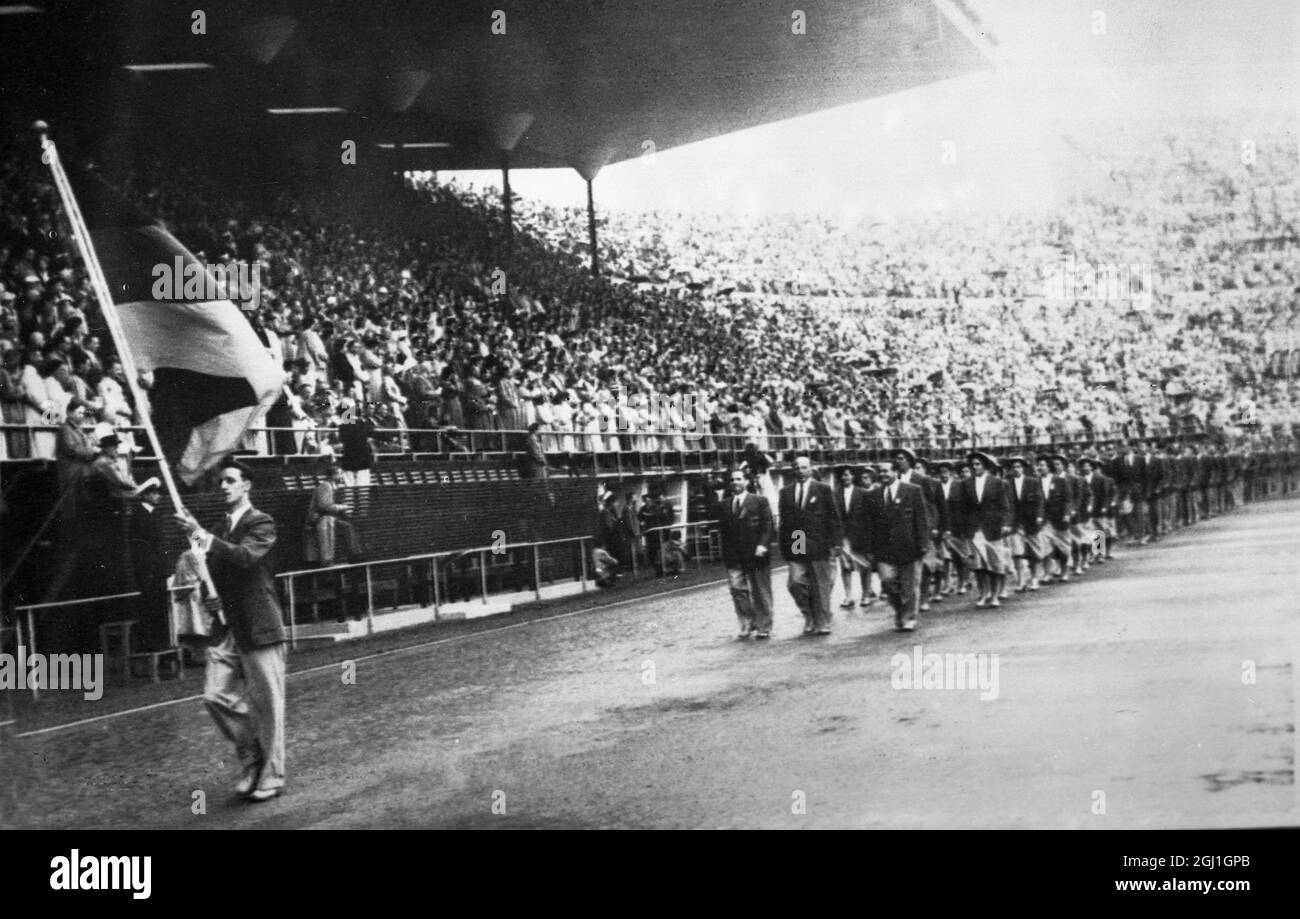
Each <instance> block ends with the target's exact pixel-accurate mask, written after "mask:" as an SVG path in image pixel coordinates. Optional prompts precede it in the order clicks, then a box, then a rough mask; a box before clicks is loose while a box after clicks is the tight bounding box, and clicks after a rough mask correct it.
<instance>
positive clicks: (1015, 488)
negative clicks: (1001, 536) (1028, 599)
mask: <svg viewBox="0 0 1300 919" xmlns="http://www.w3.org/2000/svg"><path fill="white" fill-rule="evenodd" d="M1003 465H1004V466H1008V467H1010V469H1011V478H1010V479H1009V480H1008V482H1007V484H1008V485H1009V487H1010V489H1011V494H1010V499H1011V521H1012V522H1011V527H1012V531H1011V535H1010V536H1008V537H1007V543H1008V544H1009V545H1010V547H1011V557H1012V558H1013V559H1014V560H1015V567H1016V591H1017V592H1021V591H1025V590H1037V589H1038V579H1039V577H1040V576H1041V575H1042V567H1043V559H1044V558H1046V557H1047V554H1048V553H1047V548H1046V546H1045V543H1044V539H1043V535H1042V531H1043V525H1044V523H1045V522H1046V520H1045V518H1044V517H1043V486H1042V483H1041V482H1040V481H1039V480H1038V479H1037V478H1035V477H1034V476H1032V475H1029V461H1028V460H1027V459H1025V458H1024V457H1023V456H1012V457H1008V458H1007V459H1006V460H1004V461H1003Z"/></svg>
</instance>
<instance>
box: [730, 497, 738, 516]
mask: <svg viewBox="0 0 1300 919" xmlns="http://www.w3.org/2000/svg"><path fill="white" fill-rule="evenodd" d="M731 516H733V517H739V516H740V495H736V497H735V499H734V500H733V501H732V502H731Z"/></svg>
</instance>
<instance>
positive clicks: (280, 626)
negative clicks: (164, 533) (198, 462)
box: [177, 459, 286, 801]
mask: <svg viewBox="0 0 1300 919" xmlns="http://www.w3.org/2000/svg"><path fill="white" fill-rule="evenodd" d="M252 486H253V483H252V479H251V477H250V473H249V470H248V467H246V466H244V465H243V464H242V463H240V462H238V461H237V460H233V459H231V460H226V462H225V463H223V464H222V466H221V468H220V474H219V479H218V487H219V489H220V492H221V498H222V503H223V504H224V505H225V508H226V514H225V518H224V519H223V520H222V521H221V523H220V524H218V525H217V526H216V527H215V528H214V529H213V530H212V531H211V532H208V531H205V530H203V529H202V528H201V527H199V525H198V522H197V521H195V520H194V518H193V517H191V516H189V515H188V514H184V515H178V518H177V519H178V520H180V522H181V525H182V527H183V528H184V529H185V531H186V533H187V534H188V535H189V536H190V539H191V541H192V542H193V543H194V544H195V545H196V546H197V548H198V549H199V550H200V551H203V552H206V553H207V557H208V568H209V570H210V571H211V572H212V581H213V583H214V584H215V585H216V588H217V595H218V596H219V597H220V598H221V602H222V611H223V614H224V617H225V620H226V629H225V633H224V635H217V634H214V635H213V638H214V640H216V641H217V643H216V644H215V645H213V646H212V647H210V648H209V649H208V666H207V673H206V676H205V685H204V689H203V701H204V704H205V705H206V706H207V708H208V711H209V713H211V715H212V718H213V720H214V721H216V723H217V727H218V728H219V729H220V730H221V732H222V733H223V734H225V735H226V737H227V738H228V739H229V740H230V741H231V742H232V743H234V745H235V752H236V754H237V755H238V757H239V763H240V767H241V775H240V779H239V783H238V784H237V785H236V786H235V791H236V792H237V793H238V794H241V795H244V796H247V797H248V798H249V799H250V800H252V801H267V800H270V799H271V798H274V797H275V796H276V795H278V794H280V792H281V790H282V789H283V787H284V774H285V769H284V758H285V754H284V746H285V743H284V684H285V658H286V648H285V639H286V635H285V629H284V614H283V613H282V612H281V610H280V602H279V600H278V599H277V597H276V594H275V584H274V580H273V578H272V573H271V564H270V562H271V559H270V555H269V553H270V551H271V550H272V549H273V548H274V547H275V541H276V533H275V521H274V520H272V519H271V517H270V516H269V515H267V514H264V513H262V512H261V511H259V510H257V509H256V508H255V507H253V505H252V503H251V502H250V501H249V492H250V491H251V490H252Z"/></svg>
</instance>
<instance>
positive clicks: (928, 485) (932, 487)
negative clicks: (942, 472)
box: [902, 469, 951, 533]
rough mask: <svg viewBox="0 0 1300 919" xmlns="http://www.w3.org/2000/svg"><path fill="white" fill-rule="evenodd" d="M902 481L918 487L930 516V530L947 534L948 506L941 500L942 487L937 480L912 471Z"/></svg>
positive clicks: (948, 527)
mask: <svg viewBox="0 0 1300 919" xmlns="http://www.w3.org/2000/svg"><path fill="white" fill-rule="evenodd" d="M902 481H905V482H908V483H909V484H912V485H917V486H919V487H920V489H921V496H922V497H923V498H925V508H926V511H927V512H928V513H929V515H930V529H931V530H937V531H938V532H940V533H944V532H947V531H948V530H949V529H950V528H951V524H950V523H949V521H948V506H947V503H946V502H945V501H944V500H943V486H942V485H941V484H940V483H939V480H938V479H932V478H930V477H929V476H928V475H922V474H921V473H919V472H917V471H916V470H915V469H913V470H912V471H911V472H909V473H908V474H907V478H906V479H903V480H902Z"/></svg>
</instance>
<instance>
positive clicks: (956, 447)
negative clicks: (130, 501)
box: [0, 422, 1190, 462]
mask: <svg viewBox="0 0 1300 919" xmlns="http://www.w3.org/2000/svg"><path fill="white" fill-rule="evenodd" d="M92 429H93V425H87V426H85V427H84V430H87V431H89V430H92ZM58 430H59V425H46V424H19V423H14V422H6V423H3V424H0V437H3V436H4V435H5V434H6V433H14V432H21V433H25V434H27V435H28V437H29V438H30V437H31V435H33V434H35V433H37V432H45V433H49V432H57V431H58ZM118 430H121V431H129V432H131V433H132V434H133V435H134V434H137V433H138V434H140V439H138V440H137V442H138V443H140V444H143V443H144V442H145V441H144V438H143V432H144V428H142V427H139V426H124V427H122V428H119V429H118ZM338 431H339V428H338V427H313V428H298V427H270V426H260V427H254V428H249V432H250V433H252V434H256V435H263V436H261V437H259V438H258V440H260V441H261V443H260V445H259V446H258V447H257V448H256V449H255V451H254V455H258V456H320V455H321V453H320V451H319V446H317V449H316V451H315V452H312V451H305V450H304V449H303V448H305V447H306V446H308V442H309V440H312V441H314V440H315V438H316V437H317V436H318V435H320V434H325V435H334V434H337V433H338ZM1177 433H1178V432H1174V431H1171V430H1170V429H1169V428H1168V427H1165V426H1148V427H1146V428H1144V429H1143V433H1142V434H1141V436H1142V437H1143V438H1164V437H1169V436H1171V434H1177ZM1182 433H1184V434H1186V433H1190V432H1182ZM276 435H281V436H282V437H283V438H284V439H287V440H289V441H290V443H291V444H292V446H293V447H294V449H293V451H291V452H290V451H283V450H276V449H273V448H274V447H276V446H277V443H276ZM527 435H528V432H527V431H525V430H518V429H509V428H492V429H478V428H447V427H440V428H406V427H400V428H376V429H375V431H374V439H375V440H376V441H377V442H378V446H379V447H380V450H379V451H378V453H379V455H380V456H385V455H393V454H421V453H434V454H446V455H448V456H450V455H454V454H466V455H472V456H482V457H487V456H502V457H505V456H512V455H515V454H518V453H521V452H522V447H523V443H524V438H525V437H526V436H527ZM1133 436H1139V435H1138V434H1137V433H1136V430H1135V429H1133V428H1129V429H1125V428H1113V429H1108V430H1105V431H1098V430H1094V431H1092V432H1091V433H1088V432H1086V431H1081V432H1076V433H1068V434H1067V433H1040V434H1037V435H1035V436H1033V437H1028V436H1026V434H1025V432H1024V431H1023V430H1020V431H1016V430H1005V431H1004V432H1003V433H1002V434H999V435H992V436H988V435H978V434H968V435H965V436H961V437H949V436H938V435H933V434H921V435H905V434H897V435H893V434H891V435H871V436H866V435H862V436H857V437H849V436H847V435H843V434H814V433H809V432H801V433H797V434H744V433H735V432H725V433H713V432H708V431H699V430H695V431H687V430H672V431H668V430H653V431H626V430H601V431H589V430H587V431H582V430H556V429H549V428H543V429H540V430H539V431H538V432H537V437H538V438H539V440H540V442H541V446H542V449H543V452H545V453H546V454H548V455H552V456H554V455H563V454H570V455H582V456H597V457H599V456H602V455H606V454H609V455H615V454H621V453H639V454H680V453H700V452H714V451H718V452H725V453H736V454H738V453H741V452H743V451H744V449H745V448H746V446H747V445H748V444H750V443H753V444H755V445H756V447H757V448H758V449H759V450H760V451H761V452H767V453H783V454H785V453H797V452H801V451H809V452H817V453H828V452H830V453H845V454H847V453H849V452H853V451H856V452H860V453H867V452H876V453H882V452H885V451H888V450H894V449H898V448H899V447H904V448H907V449H909V450H921V451H927V452H931V453H936V454H945V455H951V454H955V453H958V452H961V451H965V450H990V451H999V450H1010V449H1023V448H1026V447H1034V446H1043V447H1048V446H1059V445H1062V444H1074V443H1084V442H1089V441H1091V442H1099V441H1112V440H1126V439H1128V438H1129V437H1133ZM393 441H395V442H396V446H397V449H396V450H385V449H383V448H384V447H387V446H391V445H392V442H393ZM283 445H284V444H283V442H282V443H281V444H279V445H278V446H283ZM134 458H135V459H137V460H145V461H151V460H156V459H157V457H154V456H151V455H149V454H147V453H143V452H141V453H136V454H134ZM42 459H47V458H42V457H30V456H28V457H8V456H7V457H6V460H7V461H10V462H24V461H26V462H38V461H41V460H42Z"/></svg>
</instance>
